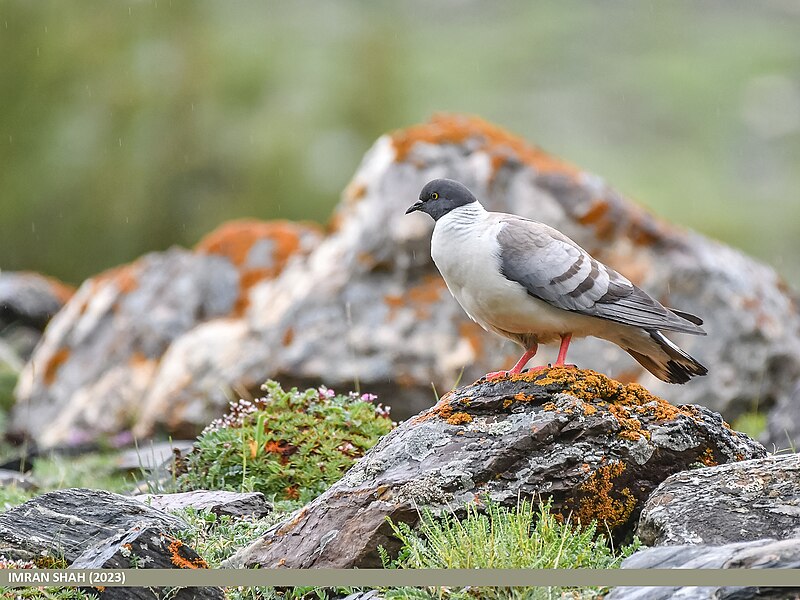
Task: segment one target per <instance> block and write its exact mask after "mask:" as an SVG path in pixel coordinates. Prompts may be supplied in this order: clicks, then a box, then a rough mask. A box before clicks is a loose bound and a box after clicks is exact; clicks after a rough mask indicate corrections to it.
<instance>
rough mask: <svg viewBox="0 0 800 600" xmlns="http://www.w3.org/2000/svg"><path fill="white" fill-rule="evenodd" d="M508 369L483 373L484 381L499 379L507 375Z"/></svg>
mask: <svg viewBox="0 0 800 600" xmlns="http://www.w3.org/2000/svg"><path fill="white" fill-rule="evenodd" d="M508 373H509V371H492V372H491V373H487V374H486V375H485V377H486V381H494V380H495V379H500V378H501V377H506V376H508Z"/></svg>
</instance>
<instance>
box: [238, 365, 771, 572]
mask: <svg viewBox="0 0 800 600" xmlns="http://www.w3.org/2000/svg"><path fill="white" fill-rule="evenodd" d="M765 453H766V452H765V450H764V448H763V447H762V446H761V445H760V444H758V443H757V442H754V441H753V440H751V439H749V438H748V437H747V436H745V435H744V434H740V433H738V432H735V431H732V430H731V429H730V428H729V427H727V425H726V424H725V423H724V421H723V420H722V419H721V418H720V416H719V415H718V414H715V413H712V412H711V411H709V410H708V409H706V408H704V407H699V406H677V407H676V406H673V405H671V404H669V403H667V402H666V401H664V400H661V399H660V398H657V397H655V396H652V395H651V394H649V393H648V392H647V391H646V390H645V389H644V388H642V387H641V386H639V385H637V384H630V385H627V386H626V385H623V384H621V383H619V382H616V381H613V380H610V379H608V378H607V377H605V376H603V375H600V374H598V373H594V372H592V371H579V370H574V369H558V368H553V369H549V370H544V371H541V372H537V373H533V374H530V375H523V376H518V377H514V378H512V379H505V380H499V381H493V382H487V381H485V380H481V381H478V382H476V383H475V384H473V385H470V386H466V387H463V388H460V389H458V390H456V391H454V392H450V393H448V394H446V395H445V396H444V397H443V398H442V399H441V401H440V402H439V403H438V404H437V405H436V406H435V407H433V408H431V409H429V410H426V411H424V412H422V413H421V414H419V415H418V416H416V417H414V418H412V419H410V420H408V421H406V422H405V423H402V424H401V425H400V426H399V427H398V428H397V429H395V430H394V431H393V432H392V433H390V434H389V435H387V436H385V437H384V438H383V439H382V440H381V441H380V442H379V443H378V445H377V446H375V447H374V448H373V449H372V450H371V451H370V452H368V453H367V454H366V455H365V456H364V457H363V458H362V459H361V460H359V461H358V462H357V463H356V464H355V466H354V467H353V468H351V469H350V471H348V472H347V473H346V474H345V476H344V477H343V478H342V479H341V480H340V481H338V482H337V483H335V484H334V485H333V486H332V487H331V488H330V489H329V490H328V491H327V492H325V493H324V494H323V495H322V496H320V497H318V498H317V499H316V500H314V501H313V502H311V503H310V504H308V505H306V506H305V507H304V508H302V509H301V510H300V511H298V512H296V513H295V514H293V515H292V516H291V517H290V518H289V519H288V520H286V521H284V522H283V523H280V524H278V525H276V526H275V527H274V528H273V529H272V530H270V531H269V532H267V534H265V536H264V537H263V538H262V539H260V540H258V541H257V542H256V543H254V544H253V545H251V546H250V547H249V548H246V549H244V550H243V551H241V552H240V553H238V554H237V555H236V556H235V557H234V558H233V559H232V560H231V564H232V565H241V564H244V565H247V566H253V565H260V566H262V567H276V566H287V567H302V568H306V567H337V568H347V567H371V566H377V565H379V564H380V562H379V559H378V554H377V547H378V545H383V546H385V547H387V548H389V549H392V548H396V540H395V539H394V538H393V537H392V535H391V529H390V527H389V525H388V524H387V522H386V517H390V518H391V519H392V520H394V521H395V522H397V521H404V522H407V523H411V524H413V523H415V522H416V521H417V519H418V513H417V509H418V507H429V508H431V509H432V510H434V511H442V510H450V509H458V508H459V507H462V506H463V505H464V504H465V503H468V502H472V501H479V502H480V501H481V499H482V498H485V497H486V496H489V497H491V498H492V499H493V500H495V501H498V502H501V503H504V504H509V505H513V504H515V503H516V502H517V500H518V497H519V496H520V495H523V496H532V497H534V498H538V497H547V496H551V497H552V498H553V509H554V510H555V511H558V512H561V513H562V514H563V515H565V516H566V515H571V518H572V519H575V520H579V521H581V522H583V523H588V522H590V521H592V520H598V521H603V522H604V523H605V524H606V525H607V526H608V528H609V529H610V530H611V531H612V533H613V534H614V536H615V537H616V538H617V539H621V538H623V537H625V536H627V535H628V534H630V533H631V532H632V530H633V527H634V525H635V523H636V517H637V516H638V513H639V511H640V510H641V505H642V504H643V503H644V501H645V499H646V498H647V497H648V495H649V494H650V493H651V492H652V491H653V489H654V488H655V487H656V486H657V485H658V484H659V483H660V482H662V481H663V480H664V479H666V478H667V477H668V476H669V475H671V474H673V473H676V472H678V471H681V470H684V469H687V468H690V466H692V465H694V464H697V463H700V464H716V463H725V462H731V461H737V460H742V459H747V458H755V457H760V456H764V454H765Z"/></svg>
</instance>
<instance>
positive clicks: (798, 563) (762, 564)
mask: <svg viewBox="0 0 800 600" xmlns="http://www.w3.org/2000/svg"><path fill="white" fill-rule="evenodd" d="M622 568H623V569H797V568H800V539H790V540H773V539H767V540H757V541H753V542H742V543H736V544H726V545H722V546H706V545H703V546H661V547H658V548H649V549H647V550H641V551H639V552H637V553H636V554H634V555H633V556H631V557H629V558H627V559H626V560H625V561H623V563H622ZM676 578H679V576H677V575H676ZM798 595H800V588H785V587H784V588H779V587H775V588H772V587H760V588H759V587H679V586H676V587H619V588H614V589H613V590H611V592H610V593H609V594H608V595H606V596H605V600H678V599H680V600H749V599H751V598H759V599H764V598H766V599H769V600H773V599H774V600H778V599H790V598H792V599H793V598H797V597H798Z"/></svg>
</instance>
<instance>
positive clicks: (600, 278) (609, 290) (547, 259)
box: [497, 215, 705, 335]
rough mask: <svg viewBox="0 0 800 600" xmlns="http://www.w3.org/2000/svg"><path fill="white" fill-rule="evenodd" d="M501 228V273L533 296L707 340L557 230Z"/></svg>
mask: <svg viewBox="0 0 800 600" xmlns="http://www.w3.org/2000/svg"><path fill="white" fill-rule="evenodd" d="M501 222H502V223H503V226H502V227H501V229H500V231H499V233H498V235H497V241H498V243H499V244H500V261H501V270H502V273H503V275H504V276H505V277H506V278H507V279H509V280H511V281H516V282H517V283H519V284H520V285H522V286H524V287H525V289H526V290H527V291H528V294H530V295H531V296H534V297H536V298H539V299H540V300H544V301H545V302H548V303H549V304H552V305H553V306H555V307H557V308H561V309H564V310H569V311H573V312H577V313H580V314H584V315H589V316H592V317H600V318H602V319H608V320H610V321H616V322H618V323H623V324H625V325H632V326H634V327H642V328H643V329H664V330H667V331H680V332H684V333H693V334H699V335H705V332H704V331H703V330H702V329H701V328H700V327H698V326H699V325H702V323H703V321H702V320H701V319H699V318H698V317H695V316H694V315H689V314H687V313H680V315H678V314H676V313H674V312H672V311H670V310H669V309H667V308H665V307H664V306H662V305H661V304H659V303H658V302H656V301H655V300H653V298H651V297H650V296H648V295H647V293H645V292H644V291H642V290H641V289H639V288H638V287H636V286H635V285H634V284H632V283H631V282H630V281H628V280H627V279H626V278H625V277H623V276H622V275H620V274H619V273H617V272H616V271H615V270H614V269H611V268H610V267H607V266H605V265H604V264H602V263H601V262H598V261H596V260H595V259H593V258H592V257H591V256H590V255H589V253H588V252H586V251H585V250H584V249H583V248H581V247H580V246H578V245H577V244H575V243H574V242H573V241H572V240H570V239H569V238H568V237H566V236H565V235H562V234H561V233H559V232H558V231H556V230H555V229H553V228H551V227H548V226H547V225H543V224H541V223H536V222H535V221H529V220H527V219H523V218H521V217H514V216H513V215H504V216H503V217H502V218H501Z"/></svg>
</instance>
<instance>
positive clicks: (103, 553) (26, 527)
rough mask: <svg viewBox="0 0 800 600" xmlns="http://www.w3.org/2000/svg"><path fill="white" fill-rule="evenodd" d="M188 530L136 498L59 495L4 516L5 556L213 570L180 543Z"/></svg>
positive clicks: (130, 593)
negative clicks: (179, 535)
mask: <svg viewBox="0 0 800 600" xmlns="http://www.w3.org/2000/svg"><path fill="white" fill-rule="evenodd" d="M185 527H186V524H185V523H184V522H183V521H182V520H181V519H178V518H177V517H174V516H172V515H169V514H167V513H164V512H161V511H159V510H156V509H154V508H151V507H149V506H146V505H145V504H143V503H142V502H139V501H138V500H134V499H133V498H128V497H125V496H120V495H119V494H113V493H111V492H106V491H103V490H88V489H67V490H58V491H55V492H50V493H48V494H44V495H42V496H39V497H37V498H34V499H32V500H29V501H28V502H25V503H24V504H22V505H20V506H17V507H15V508H12V509H11V510H9V511H7V512H5V513H2V514H0V555H2V556H5V557H7V558H9V559H12V560H29V561H32V562H33V563H34V564H36V565H37V566H39V567H42V568H47V567H53V566H56V567H57V566H58V565H59V564H60V563H61V561H63V562H65V563H66V564H67V565H68V566H70V567H72V568H81V569H100V568H107V569H130V568H142V569H147V568H149V569H175V568H193V569H197V568H207V565H206V563H205V561H204V560H203V559H202V558H201V557H200V556H198V555H197V553H196V552H195V551H194V550H193V549H192V548H190V547H188V546H186V545H185V544H183V543H182V542H181V541H180V540H179V539H177V538H176V537H174V535H173V534H174V533H175V532H177V531H180V530H181V529H184V528H185ZM164 595H165V596H166V595H167V594H166V592H165V594H164ZM102 597H103V598H152V597H153V592H151V591H149V590H148V589H147V588H141V590H139V591H136V588H112V587H109V588H106V589H105V590H104V591H103V593H102ZM157 597H160V596H157ZM170 597H175V598H181V599H184V598H185V599H187V600H188V599H190V598H222V597H223V595H222V591H221V590H219V589H217V588H191V589H184V590H181V591H180V592H178V595H177V596H173V595H171V596H170Z"/></svg>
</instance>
